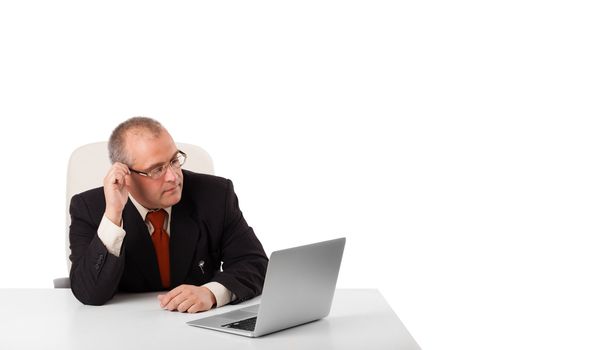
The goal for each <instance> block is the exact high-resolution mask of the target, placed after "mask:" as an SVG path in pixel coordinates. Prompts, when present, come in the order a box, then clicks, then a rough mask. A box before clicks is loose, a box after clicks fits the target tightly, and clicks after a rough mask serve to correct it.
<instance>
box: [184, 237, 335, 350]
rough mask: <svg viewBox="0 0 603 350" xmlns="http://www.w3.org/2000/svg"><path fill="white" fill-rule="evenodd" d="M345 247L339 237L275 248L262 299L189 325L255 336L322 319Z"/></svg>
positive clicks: (326, 311)
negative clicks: (257, 302) (298, 245)
mask: <svg viewBox="0 0 603 350" xmlns="http://www.w3.org/2000/svg"><path fill="white" fill-rule="evenodd" d="M344 246H345V238H338V239H334V240H329V241H324V242H319V243H314V244H308V245H304V246H300V247H295V248H289V249H284V250H278V251H275V252H273V253H272V254H271V255H270V261H269V262H268V270H267V271H266V279H265V280H264V289H263V294H262V299H261V302H260V303H259V304H256V305H252V306H249V307H244V308H241V309H237V310H233V311H229V312H226V313H222V314H220V315H215V316H209V317H205V318H201V319H198V320H194V321H189V322H187V324H188V325H191V326H195V327H201V328H207V329H213V330H217V331H222V332H227V333H233V334H238V335H243V336H247V337H252V338H255V337H260V336H262V335H266V334H269V333H273V332H277V331H280V330H283V329H287V328H291V327H295V326H298V325H301V324H304V323H308V322H312V321H316V320H318V319H321V318H323V317H325V316H327V315H328V314H329V311H330V310H331V303H332V301H333V294H334V293H335V285H336V284H337V276H338V275H339V267H340V265H341V258H342V256H343V248H344Z"/></svg>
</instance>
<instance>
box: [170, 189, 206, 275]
mask: <svg viewBox="0 0 603 350" xmlns="http://www.w3.org/2000/svg"><path fill="white" fill-rule="evenodd" d="M192 210H193V207H192V205H190V204H187V203H186V199H185V198H182V200H181V201H180V202H178V203H177V204H176V205H174V206H173V207H172V218H171V220H170V274H171V283H172V286H178V285H180V284H182V283H183V282H184V280H185V278H186V276H187V275H188V272H189V270H190V268H191V262H192V260H193V257H194V254H195V250H196V249H197V243H198V241H199V234H200V233H199V232H200V228H199V225H198V224H197V222H196V221H195V220H193V219H192V216H191V215H192Z"/></svg>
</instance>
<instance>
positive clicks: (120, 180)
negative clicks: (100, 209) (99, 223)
mask: <svg viewBox="0 0 603 350" xmlns="http://www.w3.org/2000/svg"><path fill="white" fill-rule="evenodd" d="M127 176H130V170H129V169H128V166H127V165H125V164H123V163H114V164H113V165H112V166H111V169H109V172H108V173H107V175H106V176H105V179H104V180H103V187H104V191H105V202H106V206H105V216H106V217H107V219H109V220H111V221H112V222H113V223H114V224H115V225H117V226H120V225H121V213H122V212H123V210H124V207H125V206H126V203H127V202H128V190H127V189H126V177H127Z"/></svg>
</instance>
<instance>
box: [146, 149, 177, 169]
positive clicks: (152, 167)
mask: <svg viewBox="0 0 603 350" xmlns="http://www.w3.org/2000/svg"><path fill="white" fill-rule="evenodd" d="M178 152H180V150H178V151H176V153H174V155H173V156H172V157H171V158H170V160H168V161H167V162H159V163H155V164H153V165H151V166H150V167H148V168H147V171H151V170H153V169H155V168H156V167H158V166H160V165H164V164H165V163H168V162H171V161H172V160H174V158H176V155H177V154H178Z"/></svg>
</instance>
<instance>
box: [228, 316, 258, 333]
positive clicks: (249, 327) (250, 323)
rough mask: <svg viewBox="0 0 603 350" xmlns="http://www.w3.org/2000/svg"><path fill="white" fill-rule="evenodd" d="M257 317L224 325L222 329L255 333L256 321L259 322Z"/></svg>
mask: <svg viewBox="0 0 603 350" xmlns="http://www.w3.org/2000/svg"><path fill="white" fill-rule="evenodd" d="M257 319H258V318H257V316H256V317H252V318H247V319H244V320H241V321H236V322H233V323H227V324H225V325H222V327H224V328H235V329H242V330H245V331H253V330H254V329H255V321H256V320H257Z"/></svg>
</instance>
